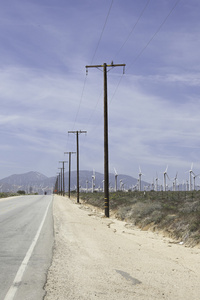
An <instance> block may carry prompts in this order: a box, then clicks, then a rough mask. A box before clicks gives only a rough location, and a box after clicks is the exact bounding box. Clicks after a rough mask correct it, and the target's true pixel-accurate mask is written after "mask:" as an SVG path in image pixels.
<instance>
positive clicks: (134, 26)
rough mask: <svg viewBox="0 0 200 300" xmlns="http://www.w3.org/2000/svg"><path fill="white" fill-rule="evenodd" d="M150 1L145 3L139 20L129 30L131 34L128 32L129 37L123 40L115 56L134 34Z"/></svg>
mask: <svg viewBox="0 0 200 300" xmlns="http://www.w3.org/2000/svg"><path fill="white" fill-rule="evenodd" d="M150 1H151V0H148V1H147V2H146V4H145V6H144V8H143V9H142V11H141V13H140V15H139V17H138V19H137V21H136V22H135V24H134V25H133V28H132V29H131V31H130V32H129V34H128V36H127V38H126V39H125V41H124V42H123V44H122V46H121V47H120V48H119V50H118V51H117V53H116V54H115V57H116V56H117V55H118V54H119V52H120V51H121V50H122V48H123V47H124V46H125V44H126V43H127V41H128V40H129V38H130V36H131V35H132V33H133V31H134V29H135V28H136V26H137V24H138V23H139V21H140V19H141V17H142V15H143V14H144V12H145V10H146V8H147V6H148V5H149V3H150Z"/></svg>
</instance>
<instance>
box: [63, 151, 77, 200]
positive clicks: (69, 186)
mask: <svg viewBox="0 0 200 300" xmlns="http://www.w3.org/2000/svg"><path fill="white" fill-rule="evenodd" d="M75 153H76V152H64V154H69V178H68V180H69V181H68V197H69V198H70V189H71V155H72V154H75Z"/></svg>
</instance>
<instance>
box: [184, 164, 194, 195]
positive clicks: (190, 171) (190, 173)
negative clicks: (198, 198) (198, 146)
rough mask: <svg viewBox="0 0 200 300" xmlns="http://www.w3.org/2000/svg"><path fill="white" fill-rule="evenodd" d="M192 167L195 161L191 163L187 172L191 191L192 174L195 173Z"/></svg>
mask: <svg viewBox="0 0 200 300" xmlns="http://www.w3.org/2000/svg"><path fill="white" fill-rule="evenodd" d="M192 168H193V163H192V164H191V168H190V170H189V171H186V173H187V172H189V191H191V190H192V174H194V172H193V170H192Z"/></svg>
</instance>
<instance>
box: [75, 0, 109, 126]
mask: <svg viewBox="0 0 200 300" xmlns="http://www.w3.org/2000/svg"><path fill="white" fill-rule="evenodd" d="M113 2H114V0H112V1H111V4H110V7H109V10H108V13H107V16H106V20H105V22H104V25H103V29H102V31H101V35H100V38H99V41H98V43H97V46H96V49H95V51H94V55H93V57H92V60H91V64H92V62H93V60H94V58H95V55H96V53H97V50H98V48H99V44H100V42H101V39H102V36H103V33H104V30H105V27H106V24H107V21H108V17H109V15H110V11H111V8H112V5H113ZM86 75H87V73H86ZM86 81H87V76H85V79H84V83H83V89H82V93H81V98H80V101H79V106H78V110H77V113H76V117H75V120H74V125H73V129H74V127H75V124H76V121H77V118H78V114H79V111H80V107H81V103H82V100H83V94H84V90H85V86H86Z"/></svg>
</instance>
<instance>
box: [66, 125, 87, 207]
mask: <svg viewBox="0 0 200 300" xmlns="http://www.w3.org/2000/svg"><path fill="white" fill-rule="evenodd" d="M68 133H75V134H76V156H77V203H79V140H78V136H79V134H80V133H87V131H83V130H79V131H78V130H77V131H68Z"/></svg>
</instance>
